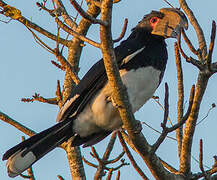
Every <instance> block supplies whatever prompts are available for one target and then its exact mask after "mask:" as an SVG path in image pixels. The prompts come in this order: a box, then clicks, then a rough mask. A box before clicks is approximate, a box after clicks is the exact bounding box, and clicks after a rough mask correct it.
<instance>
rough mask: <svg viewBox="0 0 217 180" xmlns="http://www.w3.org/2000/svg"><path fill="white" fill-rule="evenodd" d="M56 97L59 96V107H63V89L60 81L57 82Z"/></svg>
mask: <svg viewBox="0 0 217 180" xmlns="http://www.w3.org/2000/svg"><path fill="white" fill-rule="evenodd" d="M56 96H57V102H58V106H59V107H62V100H63V97H62V92H61V88H60V81H59V80H57V90H56Z"/></svg>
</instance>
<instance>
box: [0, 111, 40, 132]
mask: <svg viewBox="0 0 217 180" xmlns="http://www.w3.org/2000/svg"><path fill="white" fill-rule="evenodd" d="M0 119H1V120H2V121H4V122H6V123H8V124H10V125H12V126H14V127H15V128H17V129H18V130H19V131H21V132H23V133H25V134H26V135H28V136H33V135H35V134H36V132H35V131H33V130H32V129H29V128H27V127H26V126H24V125H22V124H21V123H19V122H17V121H16V120H14V119H12V118H11V117H9V116H8V115H6V114H4V113H3V112H1V111H0Z"/></svg>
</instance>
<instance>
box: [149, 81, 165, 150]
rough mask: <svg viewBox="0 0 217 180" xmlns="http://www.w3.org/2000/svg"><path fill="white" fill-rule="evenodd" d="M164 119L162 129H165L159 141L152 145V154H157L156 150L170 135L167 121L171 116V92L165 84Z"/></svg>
mask: <svg viewBox="0 0 217 180" xmlns="http://www.w3.org/2000/svg"><path fill="white" fill-rule="evenodd" d="M164 109H165V111H164V119H163V123H161V127H162V129H163V131H162V133H161V135H160V137H159V138H158V139H157V141H156V142H155V143H154V144H153V145H152V150H151V153H155V152H156V150H157V149H158V148H159V146H160V145H161V143H162V142H163V141H164V139H165V138H166V136H167V134H168V128H167V127H166V124H167V120H168V114H169V90H168V85H167V83H165V97H164Z"/></svg>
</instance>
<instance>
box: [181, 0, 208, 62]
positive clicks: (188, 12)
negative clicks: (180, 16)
mask: <svg viewBox="0 0 217 180" xmlns="http://www.w3.org/2000/svg"><path fill="white" fill-rule="evenodd" d="M179 4H180V6H181V8H182V9H183V10H184V12H185V14H186V15H187V16H188V19H189V20H190V23H191V24H192V26H193V27H194V29H195V31H196V34H197V39H198V43H199V48H200V50H201V52H202V58H203V61H204V60H205V58H206V55H207V46H206V41H205V37H204V33H203V30H202V28H201V27H200V25H199V23H198V21H197V19H196V17H195V16H194V13H193V12H192V10H191V9H190V8H189V6H188V4H187V3H186V0H179Z"/></svg>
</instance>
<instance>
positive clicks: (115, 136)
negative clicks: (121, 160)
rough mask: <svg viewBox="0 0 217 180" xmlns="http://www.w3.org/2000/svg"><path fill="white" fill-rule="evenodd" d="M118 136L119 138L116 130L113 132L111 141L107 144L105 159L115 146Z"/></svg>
mask: <svg viewBox="0 0 217 180" xmlns="http://www.w3.org/2000/svg"><path fill="white" fill-rule="evenodd" d="M116 138H117V133H116V132H114V133H112V136H111V139H110V141H109V143H108V145H107V148H106V150H105V153H104V155H103V160H107V159H108V158H109V156H110V154H111V151H112V149H113V147H114V143H115V140H116Z"/></svg>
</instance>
